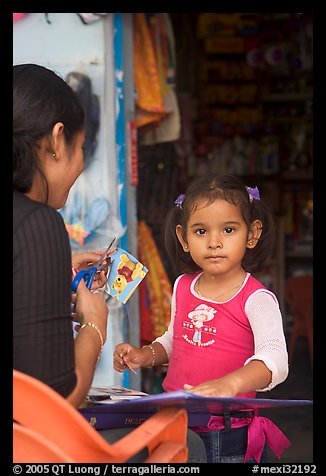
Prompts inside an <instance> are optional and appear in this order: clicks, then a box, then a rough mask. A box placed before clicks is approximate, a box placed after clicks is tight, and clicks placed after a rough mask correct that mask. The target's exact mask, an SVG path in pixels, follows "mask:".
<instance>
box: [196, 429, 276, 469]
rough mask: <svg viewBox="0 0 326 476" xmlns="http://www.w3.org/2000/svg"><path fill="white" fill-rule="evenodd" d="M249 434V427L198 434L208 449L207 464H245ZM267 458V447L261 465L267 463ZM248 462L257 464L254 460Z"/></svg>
mask: <svg viewBox="0 0 326 476" xmlns="http://www.w3.org/2000/svg"><path fill="white" fill-rule="evenodd" d="M247 433H248V427H247V426H242V427H241V428H230V429H223V430H218V431H207V432H198V435H199V436H200V437H201V439H202V440H203V442H204V444H205V447H206V453H207V463H243V462H244V457H245V454H246V449H247ZM266 456H267V447H266V445H265V447H264V450H263V452H262V456H261V460H260V463H266V461H267V460H266ZM246 462H247V463H256V461H255V460H254V459H253V458H251V459H249V460H248V461H246Z"/></svg>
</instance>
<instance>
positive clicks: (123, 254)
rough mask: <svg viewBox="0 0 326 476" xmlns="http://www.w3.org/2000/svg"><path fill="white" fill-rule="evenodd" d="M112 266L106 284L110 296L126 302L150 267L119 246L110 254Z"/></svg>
mask: <svg viewBox="0 0 326 476" xmlns="http://www.w3.org/2000/svg"><path fill="white" fill-rule="evenodd" d="M110 259H111V268H110V273H109V277H108V281H107V284H106V291H107V292H108V293H109V294H110V296H112V297H114V298H115V299H118V301H121V302H122V303H123V304H125V303H126V302H127V301H128V299H129V298H130V296H131V295H132V293H133V292H134V291H135V289H136V288H137V286H138V285H139V283H140V282H141V281H142V279H143V278H144V277H145V276H146V274H147V272H148V269H147V268H146V267H145V266H144V265H143V264H141V263H140V262H139V261H138V260H137V258H134V257H133V256H132V255H131V254H130V253H128V252H127V251H125V250H123V249H121V248H117V249H116V251H115V252H114V253H113V254H112V255H111V256H110Z"/></svg>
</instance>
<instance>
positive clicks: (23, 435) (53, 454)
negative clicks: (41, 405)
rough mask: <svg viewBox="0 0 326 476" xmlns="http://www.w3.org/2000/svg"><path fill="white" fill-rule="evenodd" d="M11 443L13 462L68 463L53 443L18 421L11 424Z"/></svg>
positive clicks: (66, 458)
mask: <svg viewBox="0 0 326 476" xmlns="http://www.w3.org/2000/svg"><path fill="white" fill-rule="evenodd" d="M13 443H14V444H13V450H14V462H15V463H35V462H38V463H49V462H50V461H51V463H70V459H69V458H68V456H67V455H66V454H65V453H63V452H62V451H61V450H60V449H59V448H57V447H56V446H55V445H54V444H53V443H51V442H50V441H48V440H46V439H45V438H44V437H43V436H40V435H39V434H38V433H36V432H35V431H33V430H31V429H29V428H25V427H24V426H22V425H20V424H19V423H14V424H13Z"/></svg>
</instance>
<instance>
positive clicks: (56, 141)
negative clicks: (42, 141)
mask: <svg viewBox="0 0 326 476" xmlns="http://www.w3.org/2000/svg"><path fill="white" fill-rule="evenodd" d="M63 131H64V125H63V124H62V122H57V123H56V124H55V125H54V126H53V129H52V140H51V146H52V155H53V157H58V156H59V155H60V151H61V150H62V147H63V145H64V140H65V138H64V133H63Z"/></svg>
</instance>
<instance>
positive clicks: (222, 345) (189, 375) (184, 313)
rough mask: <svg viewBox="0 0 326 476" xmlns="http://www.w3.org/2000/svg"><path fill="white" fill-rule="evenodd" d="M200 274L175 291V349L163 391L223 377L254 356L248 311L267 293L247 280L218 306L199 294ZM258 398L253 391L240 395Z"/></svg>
mask: <svg viewBox="0 0 326 476" xmlns="http://www.w3.org/2000/svg"><path fill="white" fill-rule="evenodd" d="M199 274H200V273H197V274H196V275H186V274H185V275H182V276H181V277H180V279H179V282H178V283H177V286H176V290H175V293H176V311H175V316H174V327H173V348H172V353H171V356H170V361H169V367H168V371H167V375H166V377H165V379H164V382H163V388H164V390H165V391H174V390H180V389H183V385H184V384H185V383H188V384H190V385H198V384H199V383H202V382H205V381H207V380H213V379H217V378H220V377H223V376H224V375H226V374H228V373H230V372H232V371H234V370H236V369H238V368H240V367H242V366H243V365H244V363H245V361H246V360H247V359H248V358H249V357H251V356H252V355H253V354H254V337H253V333H252V330H251V327H250V324H249V321H248V318H247V316H246V313H245V310H244V308H245V303H246V301H247V299H248V297H249V296H250V295H251V294H252V293H253V292H254V291H256V290H258V289H266V288H265V287H264V286H263V285H262V284H261V283H260V282H259V281H257V279H255V278H254V277H253V276H251V275H250V274H248V275H247V278H246V281H245V283H244V285H243V286H242V288H241V289H240V290H239V291H238V293H237V294H236V295H235V296H233V297H232V298H231V299H230V300H229V301H227V302H223V303H215V302H212V301H210V300H205V298H201V297H199V296H198V295H197V294H196V293H195V291H194V284H195V282H196V279H197V278H198V277H199ZM255 396H256V392H255V391H252V392H247V393H242V394H238V395H237V397H243V398H254V397H255Z"/></svg>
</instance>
